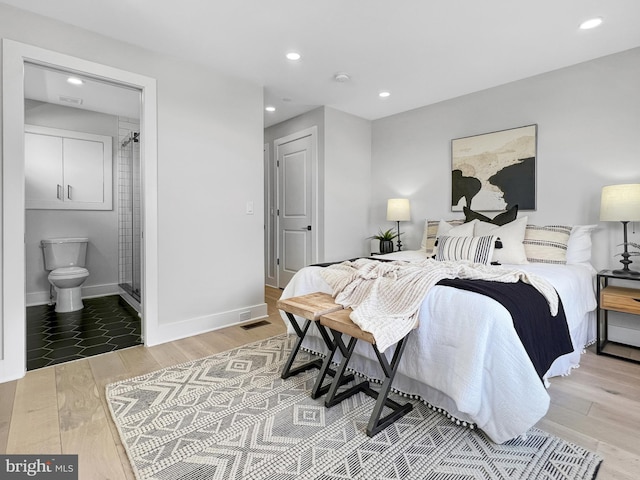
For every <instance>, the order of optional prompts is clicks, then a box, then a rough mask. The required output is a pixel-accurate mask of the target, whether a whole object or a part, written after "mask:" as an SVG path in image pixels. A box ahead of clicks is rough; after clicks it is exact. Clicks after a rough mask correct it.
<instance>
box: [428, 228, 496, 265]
mask: <svg viewBox="0 0 640 480" xmlns="http://www.w3.org/2000/svg"><path fill="white" fill-rule="evenodd" d="M497 239H498V237H496V236H495V235H486V236H484V237H449V236H446V235H445V236H443V237H439V238H438V251H437V253H436V260H438V261H441V262H442V261H449V260H454V261H455V260H470V261H472V262H474V263H484V264H485V265H488V264H489V263H491V257H492V256H493V249H494V248H495V245H496V240H497Z"/></svg>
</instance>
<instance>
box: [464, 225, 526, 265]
mask: <svg viewBox="0 0 640 480" xmlns="http://www.w3.org/2000/svg"><path fill="white" fill-rule="evenodd" d="M528 219H529V217H522V218H518V219H517V220H514V221H513V222H511V223H507V224H506V225H502V226H498V225H494V224H492V223H487V222H477V223H476V225H475V229H474V235H475V236H477V237H480V236H483V235H495V236H496V237H498V238H499V240H500V241H501V243H502V248H496V249H495V250H494V252H493V259H492V262H498V263H500V264H502V263H510V264H514V265H521V264H523V263H529V262H527V254H526V253H525V251H524V245H523V243H522V241H523V240H524V232H525V229H526V228H527V220H528Z"/></svg>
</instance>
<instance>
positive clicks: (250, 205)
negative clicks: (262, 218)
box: [247, 201, 253, 215]
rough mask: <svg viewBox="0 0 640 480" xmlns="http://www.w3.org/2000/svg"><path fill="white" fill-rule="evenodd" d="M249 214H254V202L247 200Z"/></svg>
mask: <svg viewBox="0 0 640 480" xmlns="http://www.w3.org/2000/svg"><path fill="white" fill-rule="evenodd" d="M247 215H253V202H251V201H249V202H247Z"/></svg>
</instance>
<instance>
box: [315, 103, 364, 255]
mask: <svg viewBox="0 0 640 480" xmlns="http://www.w3.org/2000/svg"><path fill="white" fill-rule="evenodd" d="M324 178H325V180H324V181H325V192H324V216H325V219H324V237H325V241H324V261H327V262H331V261H338V260H344V259H347V258H353V257H358V256H362V255H369V254H370V253H371V252H370V251H369V247H370V242H369V241H368V240H366V238H367V237H368V236H370V235H371V233H369V230H368V228H369V201H370V200H369V199H370V198H371V122H370V121H368V120H364V119H362V118H360V117H356V116H354V115H350V114H348V113H344V112H341V111H339V110H336V109H333V108H328V107H327V108H326V109H325V159H324Z"/></svg>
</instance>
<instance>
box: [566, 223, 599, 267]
mask: <svg viewBox="0 0 640 480" xmlns="http://www.w3.org/2000/svg"><path fill="white" fill-rule="evenodd" d="M597 227H598V226H597V225H574V226H573V228H572V229H571V235H570V236H569V243H567V263H585V262H586V263H591V232H593V230H595V229H596V228H597Z"/></svg>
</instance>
